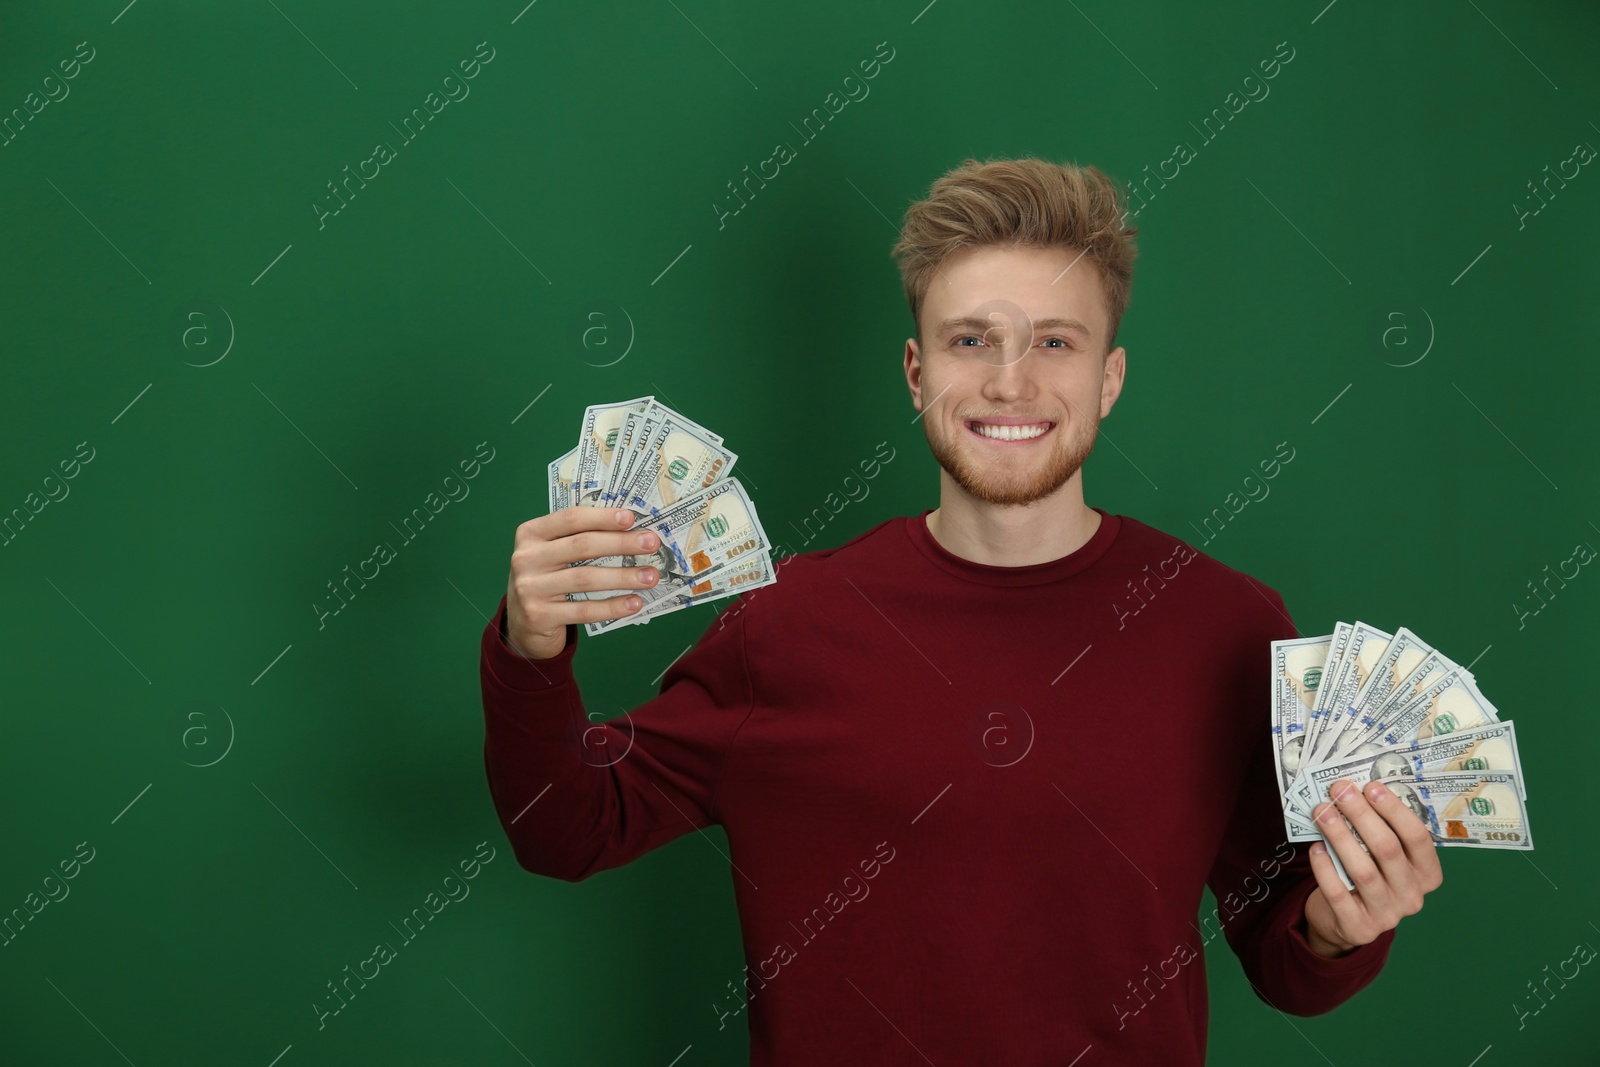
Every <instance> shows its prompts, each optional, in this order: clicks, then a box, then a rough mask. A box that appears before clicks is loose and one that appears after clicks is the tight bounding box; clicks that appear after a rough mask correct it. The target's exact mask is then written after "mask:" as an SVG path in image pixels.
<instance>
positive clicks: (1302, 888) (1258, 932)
mask: <svg viewBox="0 0 1600 1067" xmlns="http://www.w3.org/2000/svg"><path fill="white" fill-rule="evenodd" d="M1260 588H1261V589H1262V590H1263V592H1264V595H1266V596H1267V597H1268V598H1269V601H1270V602H1271V603H1272V605H1273V607H1274V608H1276V609H1277V613H1278V615H1279V616H1281V617H1280V618H1278V619H1277V621H1276V624H1275V626H1274V630H1276V631H1277V632H1275V633H1273V634H1271V635H1270V636H1269V637H1268V638H1267V641H1268V642H1270V641H1272V640H1278V639H1281V638H1284V637H1292V636H1296V635H1297V631H1296V630H1295V629H1294V625H1293V623H1292V622H1291V621H1290V620H1289V615H1288V612H1287V611H1285V610H1283V601H1282V599H1281V598H1280V597H1279V596H1278V594H1277V593H1276V592H1274V591H1272V590H1271V589H1267V588H1266V587H1264V586H1262V587H1260ZM1270 670H1271V666H1270V656H1269V655H1268V644H1267V643H1261V647H1260V648H1259V649H1256V648H1251V649H1250V650H1249V651H1248V652H1247V660H1246V663H1245V665H1244V668H1243V671H1242V676H1241V677H1242V681H1241V690H1240V691H1241V696H1240V699H1241V700H1243V701H1244V706H1245V707H1246V708H1261V707H1262V706H1263V704H1264V702H1265V701H1264V697H1265V696H1266V695H1267V694H1268V693H1269V692H1270V684H1269V675H1270ZM1247 718H1248V719H1249V720H1250V721H1252V722H1256V721H1259V729H1252V730H1249V731H1248V732H1247V734H1246V736H1247V738H1248V742H1249V744H1250V746H1251V756H1250V759H1249V761H1248V764H1247V770H1246V772H1245V778H1244V781H1243V782H1242V783H1241V785H1240V788H1239V792H1238V800H1237V803H1236V804H1235V807H1234V811H1233V814H1232V817H1231V818H1230V820H1229V824H1228V828H1227V831H1226V833H1225V836H1224V838H1223V841H1222V845H1221V848H1220V849H1219V850H1218V854H1217V858H1216V862H1215V864H1214V865H1213V867H1212V870H1211V875H1210V878H1209V879H1208V884H1209V885H1210V887H1211V892H1212V893H1213V894H1214V895H1215V896H1216V898H1217V902H1218V915H1219V916H1222V917H1223V919H1222V930H1223V932H1224V934H1225V935H1226V937H1227V940H1228V944H1229V947H1231V948H1232V949H1233V951H1234V954H1235V955H1237V956H1238V957H1239V962H1240V964H1241V965H1242V967H1243V969H1244V973H1245V976H1246V977H1247V978H1248V979H1249V980H1250V985H1251V987H1252V988H1253V989H1254V990H1255V993H1256V996H1258V997H1259V998H1261V1000H1263V1001H1265V1002H1266V1003H1267V1004H1269V1005H1271V1006H1272V1007H1274V1008H1277V1009H1278V1010H1279V1011H1283V1012H1286V1013H1288V1014H1291V1015H1320V1014H1322V1013H1324V1012H1328V1011H1332V1010H1333V1009H1334V1008H1337V1007H1338V1006H1339V1005H1340V1004H1343V1003H1344V1002H1345V1001H1346V1000H1349V999H1350V998H1351V997H1353V996H1355V995H1356V994H1357V993H1358V992H1360V991H1361V990H1362V989H1364V988H1365V987H1366V986H1367V985H1368V983H1370V982H1371V981H1372V980H1373V979H1374V978H1376V977H1377V976H1378V972H1379V971H1381V970H1382V969H1383V965H1384V963H1385V962H1386V961H1387V960H1388V956H1389V946H1390V943H1391V942H1393V940H1394V931H1393V930H1389V931H1387V932H1385V933H1383V934H1381V935H1380V936H1379V937H1378V938H1377V939H1376V940H1374V941H1372V942H1370V943H1368V944H1365V945H1362V946H1360V947H1358V948H1356V949H1354V950H1352V951H1351V952H1349V953H1346V954H1345V955H1344V956H1341V957H1339V958H1337V959H1328V958H1326V957H1323V956H1319V955H1318V954H1317V953H1315V952H1313V951H1312V949H1311V946H1310V944H1309V943H1308V942H1307V940H1306V934H1307V927H1306V915H1305V905H1306V898H1307V897H1309V896H1310V895H1311V893H1312V891H1313V890H1315V889H1316V887H1317V881H1316V876H1315V874H1314V873H1313V872H1312V870H1311V858H1310V854H1309V852H1308V850H1309V848H1310V844H1309V843H1299V844H1291V843H1290V842H1289V841H1288V840H1287V839H1286V835H1285V833H1284V829H1283V815H1282V809H1281V806H1280V801H1279V796H1278V789H1277V786H1276V783H1275V780H1274V779H1275V775H1276V771H1275V770H1274V767H1273V760H1272V748H1271V744H1272V742H1271V732H1270V730H1269V729H1268V722H1267V719H1268V714H1267V713H1260V714H1257V713H1255V712H1251V713H1250V714H1249V715H1248V716H1247Z"/></svg>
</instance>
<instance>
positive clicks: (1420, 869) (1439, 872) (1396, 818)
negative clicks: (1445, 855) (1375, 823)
mask: <svg viewBox="0 0 1600 1067" xmlns="http://www.w3.org/2000/svg"><path fill="white" fill-rule="evenodd" d="M1367 799H1368V800H1369V801H1370V802H1371V804H1372V807H1373V809H1374V810H1375V811H1377V813H1378V814H1379V815H1382V816H1383V817H1384V819H1386V820H1387V821H1388V823H1389V826H1390V828H1391V829H1392V830H1393V831H1394V833H1395V836H1396V837H1398V838H1399V839H1400V844H1401V845H1402V846H1403V847H1404V848H1405V850H1406V858H1407V859H1408V860H1409V862H1410V863H1411V869H1412V871H1413V872H1414V873H1415V875H1416V878H1417V883H1418V886H1419V887H1420V888H1421V889H1422V891H1423V892H1424V893H1431V892H1433V891H1434V890H1435V889H1438V888H1439V886H1440V885H1442V884H1443V883H1444V869H1443V868H1442V867H1441V866H1440V864H1439V846H1438V845H1437V844H1435V843H1434V840H1433V834H1432V833H1430V832H1429V830H1428V825H1427V823H1424V822H1423V821H1422V820H1421V819H1419V818H1417V813H1416V812H1414V811H1412V810H1411V808H1410V807H1409V806H1407V805H1406V804H1405V803H1404V802H1403V801H1402V800H1400V798H1399V797H1397V796H1395V794H1394V790H1392V789H1390V788H1389V787H1388V786H1386V785H1383V784H1381V783H1379V782H1371V783H1369V784H1368V785H1367Z"/></svg>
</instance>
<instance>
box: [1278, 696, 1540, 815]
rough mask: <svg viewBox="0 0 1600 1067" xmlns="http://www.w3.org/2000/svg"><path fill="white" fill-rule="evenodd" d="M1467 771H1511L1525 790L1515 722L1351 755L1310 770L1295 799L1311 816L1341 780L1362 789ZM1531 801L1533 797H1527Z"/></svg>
mask: <svg viewBox="0 0 1600 1067" xmlns="http://www.w3.org/2000/svg"><path fill="white" fill-rule="evenodd" d="M1465 771H1509V772H1511V773H1513V774H1515V775H1516V776H1517V785H1518V788H1521V787H1522V761H1521V757H1520V756H1519V755H1518V753H1517V732H1516V728H1515V726H1514V725H1513V724H1512V722H1511V720H1509V719H1507V720H1506V721H1505V722H1495V723H1489V724H1487V725H1484V726H1474V727H1472V728H1470V729H1466V730H1462V731H1461V732H1460V733H1457V734H1440V735H1437V736H1434V737H1427V738H1421V739H1419V740H1416V741H1412V742H1410V743H1408V744H1403V745H1395V746H1393V747H1390V748H1384V749H1380V750H1379V751H1377V752H1375V753H1370V754H1368V755H1365V756H1346V757H1345V758H1343V759H1340V760H1337V761H1335V762H1332V763H1323V764H1318V765H1316V766H1312V767H1308V768H1306V778H1305V780H1304V781H1303V783H1302V784H1301V786H1300V791H1299V792H1298V793H1296V794H1295V795H1294V796H1293V797H1291V798H1290V801H1291V802H1292V803H1293V805H1294V809H1295V810H1296V811H1297V812H1298V813H1300V814H1303V815H1305V816H1307V817H1308V818H1309V817H1310V814H1311V810H1312V809H1313V808H1315V807H1316V806H1317V805H1318V804H1321V803H1322V802H1323V801H1324V800H1327V799H1328V790H1329V789H1330V788H1331V787H1332V786H1333V783H1334V782H1337V781H1339V780H1340V779H1341V778H1342V779H1345V780H1346V781H1349V782H1350V783H1351V784H1352V785H1354V786H1355V787H1356V788H1357V789H1361V788H1363V787H1364V786H1365V785H1366V784H1367V783H1368V782H1371V781H1375V780H1376V779H1379V778H1397V777H1405V776H1411V775H1415V776H1421V777H1428V776H1432V775H1438V774H1449V773H1452V772H1465ZM1523 799H1527V794H1526V793H1524V794H1523Z"/></svg>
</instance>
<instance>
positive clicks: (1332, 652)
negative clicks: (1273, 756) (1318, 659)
mask: <svg viewBox="0 0 1600 1067" xmlns="http://www.w3.org/2000/svg"><path fill="white" fill-rule="evenodd" d="M1354 632H1355V627H1354V626H1352V625H1351V624H1350V623H1347V622H1341V623H1335V624H1334V627H1333V634H1332V636H1331V637H1330V638H1329V639H1328V658H1327V660H1326V661H1325V662H1324V663H1323V664H1322V681H1321V684H1319V685H1318V686H1317V699H1316V703H1314V704H1313V705H1312V706H1311V714H1310V715H1309V716H1308V717H1307V718H1306V740H1305V746H1304V753H1305V755H1310V754H1311V753H1313V752H1315V751H1316V750H1317V742H1318V739H1319V736H1320V735H1321V733H1322V727H1323V724H1324V723H1326V722H1327V719H1328V714H1329V712H1330V711H1331V710H1332V709H1331V707H1330V705H1331V704H1332V701H1333V691H1334V690H1335V689H1336V688H1338V687H1337V686H1336V685H1334V682H1335V680H1336V679H1337V678H1338V677H1339V672H1340V670H1342V669H1343V667H1344V652H1345V648H1346V647H1347V646H1348V645H1349V644H1350V635H1351V634H1352V633H1354ZM1304 762H1305V761H1304V760H1303V759H1302V761H1301V763H1302V766H1303V765H1304Z"/></svg>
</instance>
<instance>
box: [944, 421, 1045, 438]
mask: <svg viewBox="0 0 1600 1067" xmlns="http://www.w3.org/2000/svg"><path fill="white" fill-rule="evenodd" d="M1055 425H1056V424H1055V423H1053V422H1051V421H1050V420H1048V419H1040V420H1038V421H1036V422H1010V421H1007V422H990V421H987V420H984V419H968V420H967V422H966V427H967V432H968V433H970V434H972V435H973V436H974V437H981V438H983V439H984V440H985V441H995V442H1005V443H1011V442H1028V441H1037V440H1038V439H1039V438H1041V437H1043V436H1044V435H1045V434H1047V433H1049V432H1050V431H1051V430H1053V429H1054V428H1055Z"/></svg>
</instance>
